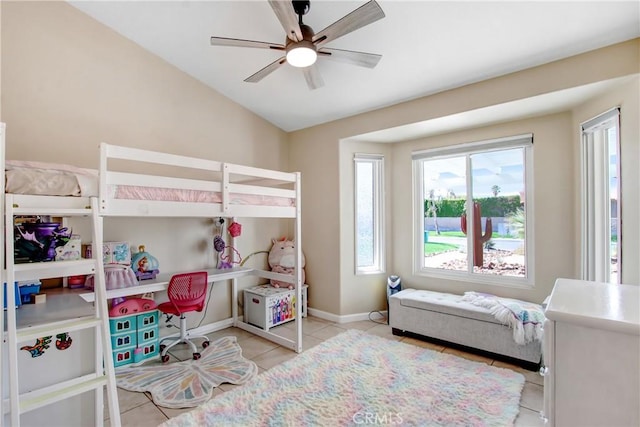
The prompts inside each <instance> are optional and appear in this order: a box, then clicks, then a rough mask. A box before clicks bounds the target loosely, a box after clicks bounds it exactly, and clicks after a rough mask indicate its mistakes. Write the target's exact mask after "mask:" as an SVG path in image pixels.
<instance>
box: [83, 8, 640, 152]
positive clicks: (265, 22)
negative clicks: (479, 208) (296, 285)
mask: <svg viewBox="0 0 640 427" xmlns="http://www.w3.org/2000/svg"><path fill="white" fill-rule="evenodd" d="M364 3H365V1H322V0H316V1H312V2H311V10H310V11H309V13H308V14H307V15H305V16H304V18H303V19H304V23H305V24H306V25H309V26H311V27H312V28H313V29H314V30H315V31H316V32H318V31H320V30H321V29H324V28H325V27H327V26H328V25H330V24H331V23H333V22H335V21H336V20H338V19H340V18H341V17H343V16H344V15H346V14H348V13H350V12H351V11H353V10H355V9H356V8H358V7H359V6H361V5H362V4H364ZM378 3H379V4H380V6H381V8H382V10H383V11H384V14H385V15H386V16H385V17H384V18H383V19H381V20H379V21H376V22H374V23H372V24H369V25H367V26H364V27H362V28H360V29H358V30H356V31H354V32H351V33H349V34H347V35H345V36H343V37H340V38H338V39H336V40H334V41H332V42H330V43H327V45H326V47H329V48H334V49H347V50H355V51H361V52H370V53H376V54H381V55H382V59H381V60H380V62H379V63H378V65H377V66H376V67H375V68H373V69H369V68H365V67H359V66H355V65H351V64H346V63H341V62H337V61H330V60H326V59H325V58H319V59H318V63H317V66H318V70H319V72H320V73H321V75H322V78H323V80H324V86H323V87H320V88H318V89H315V90H310V89H309V88H308V87H307V84H306V83H305V79H304V76H303V73H302V71H301V70H300V69H297V68H294V67H292V66H290V65H288V64H285V65H283V66H282V67H280V68H279V69H278V70H276V71H275V72H273V73H271V74H269V75H268V76H266V77H265V78H264V79H262V80H261V81H260V82H258V83H247V82H244V81H243V80H244V79H245V78H247V77H248V76H250V75H252V74H253V73H255V72H257V71H258V70H260V69H261V68H263V67H265V66H266V65H268V64H270V63H272V62H273V61H275V60H276V59H277V58H279V57H280V56H282V52H281V51H272V50H269V49H252V48H242V47H222V46H211V44H210V37H211V36H220V37H229V38H239V39H248V40H257V41H265V42H270V43H278V44H283V43H284V42H285V33H284V30H283V27H282V25H281V24H280V22H279V20H278V18H277V17H276V15H275V14H274V11H273V10H272V8H271V7H270V5H269V3H268V2H267V1H266V0H260V1H73V2H71V4H72V5H73V6H75V7H76V8H78V9H80V10H81V11H83V12H85V13H87V14H88V15H90V16H92V17H93V18H95V19H96V20H98V21H100V22H102V23H104V24H105V25H107V26H109V27H111V28H112V29H114V30H115V31H117V32H118V33H120V34H122V35H123V36H125V37H127V38H129V39H131V40H133V41H134V42H135V43H137V44H139V45H140V46H142V47H143V48H144V49H147V50H149V51H150V52H152V53H154V54H156V55H158V56H159V57H161V58H163V59H165V60H166V61H168V62H169V63H171V64H173V65H175V66H176V67H177V68H179V69H181V70H183V71H184V72H186V73H188V74H190V75H191V76H193V77H194V78H196V79H198V80H200V81H201V82H203V83H205V84H206V85H208V86H210V87H212V88H213V89H215V90H217V91H218V92H220V93H222V94H224V95H225V96H227V97H228V98H230V99H232V100H233V101H235V102H237V103H239V104H240V105H242V106H244V107H246V108H247V109H249V110H251V111H253V112H255V113H256V114H258V115H259V116H261V117H263V118H265V119H266V120H268V121H270V122H271V123H273V124H274V125H276V126H278V127H279V128H281V129H283V130H285V131H293V130H298V129H303V128H306V127H310V126H314V125H317V124H321V123H326V122H329V121H333V120H336V119H340V118H344V117H348V116H351V115H354V114H358V113H363V112H367V111H371V110H375V109H378V108H381V107H385V106H389V105H393V104H396V103H399V102H403V101H407V100H410V99H415V98H419V97H423V96H426V95H430V94H433V93H437V92H440V91H443V90H447V89H452V88H455V87H459V86H462V85H466V84H469V83H473V82H477V81H482V80H485V79H488V78H492V77H497V76H500V75H504V74H507V73H511V72H514V71H518V70H522V69H526V68H530V67H532V66H536V65H540V64H544V63H548V62H551V61H554V60H557V59H561V58H564V57H567V56H572V55H576V54H579V53H582V52H586V51H589V50H593V49H596V48H600V47H604V46H607V45H610V44H613V43H617V42H621V41H625V40H629V39H632V38H636V37H639V36H640V2H638V1H625V2H611V1H584V2H583V1H569V2H551V1H531V2H525V1H508V2H506V1H497V2H485V1H469V2H461V1H446V2H445V1H442V2H437V1H400V0H379V1H378ZM603 66H606V64H603ZM559 98H560V97H559ZM564 99H566V98H564ZM385 138H386V137H381V140H384V139H385Z"/></svg>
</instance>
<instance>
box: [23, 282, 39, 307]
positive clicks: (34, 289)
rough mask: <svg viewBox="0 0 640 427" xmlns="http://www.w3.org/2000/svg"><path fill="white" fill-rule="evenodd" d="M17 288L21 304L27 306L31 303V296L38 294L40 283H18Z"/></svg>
mask: <svg viewBox="0 0 640 427" xmlns="http://www.w3.org/2000/svg"><path fill="white" fill-rule="evenodd" d="M18 288H19V289H20V298H21V299H22V303H23V304H29V303H30V302H31V295H33V294H37V293H38V292H40V282H39V281H38V282H18Z"/></svg>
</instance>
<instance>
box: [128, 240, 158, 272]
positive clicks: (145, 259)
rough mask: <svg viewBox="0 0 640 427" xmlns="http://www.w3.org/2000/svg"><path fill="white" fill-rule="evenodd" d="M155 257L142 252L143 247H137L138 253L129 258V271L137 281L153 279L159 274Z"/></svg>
mask: <svg viewBox="0 0 640 427" xmlns="http://www.w3.org/2000/svg"><path fill="white" fill-rule="evenodd" d="M158 267H159V264H158V260H157V259H156V257H154V256H153V255H151V254H150V253H149V252H146V251H145V250H144V245H140V246H138V252H137V253H135V254H133V255H132V257H131V269H132V270H133V272H134V273H135V274H136V277H137V278H138V280H146V279H155V278H156V275H157V274H158V273H159V272H160V270H158Z"/></svg>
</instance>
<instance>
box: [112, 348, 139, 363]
mask: <svg viewBox="0 0 640 427" xmlns="http://www.w3.org/2000/svg"><path fill="white" fill-rule="evenodd" d="M135 349H136V347H135V346H131V347H125V348H121V349H119V350H114V351H113V366H114V367H116V368H117V367H118V366H122V365H127V364H129V363H131V362H133V352H134V351H135Z"/></svg>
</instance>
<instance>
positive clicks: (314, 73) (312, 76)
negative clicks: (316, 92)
mask: <svg viewBox="0 0 640 427" xmlns="http://www.w3.org/2000/svg"><path fill="white" fill-rule="evenodd" d="M302 71H303V72H304V78H305V80H306V81H307V86H309V89H311V90H313V89H318V88H321V87H322V86H324V80H322V76H321V75H320V70H318V66H317V65H316V64H313V65H312V66H310V67H306V68H303V69H302Z"/></svg>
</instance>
